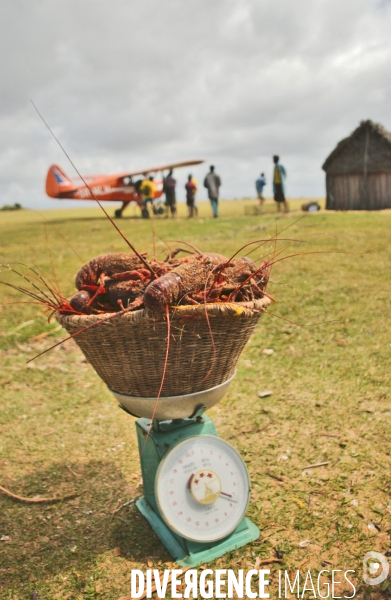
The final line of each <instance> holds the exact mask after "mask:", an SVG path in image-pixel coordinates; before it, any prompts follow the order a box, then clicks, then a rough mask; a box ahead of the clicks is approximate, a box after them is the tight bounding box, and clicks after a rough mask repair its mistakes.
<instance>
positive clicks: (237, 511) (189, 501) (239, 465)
mask: <svg viewBox="0 0 391 600" xmlns="http://www.w3.org/2000/svg"><path fill="white" fill-rule="evenodd" d="M155 496H156V500H157V504H158V507H159V510H160V514H161V516H162V517H163V519H164V521H165V522H166V524H167V525H168V527H170V529H172V530H173V531H174V532H175V533H177V534H178V535H180V536H182V537H183V538H185V539H187V540H192V541H196V542H215V541H217V540H220V539H222V538H224V537H226V536H227V535H229V534H230V533H232V531H234V530H235V529H236V527H237V526H238V524H239V523H240V521H241V520H242V519H243V517H244V514H245V512H246V509H247V505H248V501H249V496H250V484H249V478H248V473H247V469H246V466H245V464H244V462H243V460H242V458H241V457H240V455H239V454H238V453H237V452H236V450H235V449H234V448H233V447H232V446H231V445H230V444H228V443H227V442H225V441H224V440H222V439H220V438H218V437H216V436H211V435H198V436H195V437H191V438H188V439H187V440H185V441H183V442H181V443H179V444H178V445H177V446H175V447H174V448H172V450H170V451H169V453H168V454H167V455H166V456H165V457H164V458H163V460H162V461H161V463H160V465H159V468H158V471H157V474H156V480H155Z"/></svg>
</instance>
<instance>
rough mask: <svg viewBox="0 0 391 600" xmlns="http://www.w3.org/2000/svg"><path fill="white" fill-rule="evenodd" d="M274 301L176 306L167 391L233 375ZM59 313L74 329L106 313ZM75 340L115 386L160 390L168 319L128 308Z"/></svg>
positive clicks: (145, 393)
mask: <svg viewBox="0 0 391 600" xmlns="http://www.w3.org/2000/svg"><path fill="white" fill-rule="evenodd" d="M269 303H270V300H269V299H268V298H266V297H265V298H262V299H261V300H256V301H254V302H246V303H226V304H223V303H222V304H220V303H219V304H206V305H198V306H179V307H176V308H174V309H173V310H172V312H171V317H170V324H171V336H170V346H169V354H168V367H167V371H166V375H165V378H164V384H163V388H162V391H161V396H162V397H165V396H177V395H181V394H191V393H194V392H199V391H202V390H207V389H209V388H212V387H214V386H216V385H219V384H221V383H223V382H224V381H226V380H227V379H229V377H231V375H233V373H234V371H235V367H236V363H237V361H238V359H239V356H240V354H241V352H242V350H243V347H244V345H245V344H246V342H247V341H248V339H249V337H250V335H251V333H252V332H253V330H254V328H255V326H256V324H257V322H258V320H259V318H260V317H261V315H262V314H263V313H264V312H265V309H266V308H267V306H268V305H269ZM206 313H207V316H208V318H207V317H206ZM56 318H57V321H58V322H59V323H60V324H61V325H62V326H63V327H64V328H65V329H66V330H67V331H68V332H69V333H70V334H73V333H76V332H78V331H80V330H82V329H84V328H85V327H88V326H90V325H93V324H94V323H97V322H98V321H100V320H101V319H102V318H103V317H102V316H101V315H80V316H79V315H77V316H75V315H63V314H59V313H57V314H56ZM212 339H213V341H212ZM75 341H76V343H77V344H78V346H79V347H80V349H81V350H82V352H83V354H84V356H85V357H86V358H87V360H88V361H89V362H90V363H91V365H92V366H93V367H94V369H95V371H96V372H97V373H98V375H99V376H100V377H101V378H102V379H103V381H104V382H105V383H106V385H107V386H108V387H109V388H110V389H111V390H113V391H115V392H118V393H120V394H125V395H128V396H138V397H152V396H156V395H157V393H158V391H159V388H160V385H161V380H162V373H163V368H164V361H165V356H166V348H167V322H166V320H165V319H163V318H157V317H156V314H154V313H152V312H150V311H148V310H138V311H135V312H129V313H123V314H120V315H118V316H115V317H113V318H111V319H109V320H107V321H105V322H102V323H99V324H97V325H96V326H95V327H90V329H88V330H87V331H84V332H83V333H81V334H79V335H77V336H76V337H75Z"/></svg>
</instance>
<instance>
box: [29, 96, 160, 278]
mask: <svg viewBox="0 0 391 600" xmlns="http://www.w3.org/2000/svg"><path fill="white" fill-rule="evenodd" d="M31 104H32V105H33V106H34V108H35V110H36V111H37V113H38V115H39V117H40V118H41V119H42V121H43V123H44V124H45V125H46V127H47V128H48V129H49V131H50V133H51V134H52V136H53V137H54V139H55V140H56V142H57V144H58V145H59V146H60V148H61V150H62V151H63V152H64V154H65V156H66V157H67V159H68V160H69V162H70V163H71V165H72V167H73V168H74V169H75V171H76V173H77V174H78V176H79V177H80V179H81V180H82V182H83V183H84V185H85V186H86V188H87V189H88V190H89V192H90V194H91V196H92V197H93V198H94V200H96V201H97V203H98V204H99V206H100V208H101V209H102V210H103V212H104V214H105V215H106V217H107V218H108V219H109V221H110V223H111V224H112V225H113V227H115V229H116V230H117V231H118V233H119V234H120V236H121V237H122V239H123V240H124V241H125V242H126V243H127V245H128V246H129V248H130V249H131V250H132V251H133V252H134V253H135V254H136V255H137V256H138V258H139V259H140V260H141V262H142V263H143V265H144V266H145V267H146V268H147V269H148V271H149V272H150V273H151V275H152V277H153V278H154V279H156V273H155V272H154V270H153V269H152V267H151V266H150V265H149V264H148V262H147V261H146V260H145V258H143V257H142V256H141V254H140V253H139V252H138V251H137V250H136V248H135V247H134V246H133V245H132V244H131V243H130V242H129V240H128V239H127V238H126V236H125V234H124V233H122V231H121V230H120V228H119V227H118V225H116V224H115V223H114V221H113V219H112V218H111V217H110V215H109V213H108V212H107V211H106V209H105V208H104V207H103V205H102V204H101V203H100V201H99V200H98V198H97V197H96V196H95V194H94V192H93V191H92V189H91V188H90V186H89V185H88V183H87V182H86V180H85V179H84V177H83V176H82V175H81V173H80V172H79V170H78V168H77V167H76V165H75V163H74V162H73V161H72V159H71V157H70V156H69V154H68V153H67V151H66V150H65V148H64V146H63V145H62V144H61V142H60V140H59V139H58V138H57V137H56V136H55V134H54V133H53V131H52V130H51V129H50V127H49V125H48V124H47V123H46V121H45V119H44V118H43V116H42V115H41V113H40V112H39V110H38V108H37V107H36V106H35V104H34V102H33V101H32V100H31Z"/></svg>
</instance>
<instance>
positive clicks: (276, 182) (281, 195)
mask: <svg viewBox="0 0 391 600" xmlns="http://www.w3.org/2000/svg"><path fill="white" fill-rule="evenodd" d="M273 162H274V171H273V192H274V200H275V201H276V202H277V210H278V212H280V210H281V204H283V205H284V210H285V212H288V211H289V207H288V203H287V201H286V198H285V185H284V180H285V178H286V171H285V169H284V167H283V165H282V164H281V163H280V157H279V156H277V155H274V156H273Z"/></svg>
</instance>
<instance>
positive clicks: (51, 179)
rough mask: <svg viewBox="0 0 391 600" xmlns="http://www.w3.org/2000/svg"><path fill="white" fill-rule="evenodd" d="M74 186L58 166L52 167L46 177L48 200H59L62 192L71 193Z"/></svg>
mask: <svg viewBox="0 0 391 600" xmlns="http://www.w3.org/2000/svg"><path fill="white" fill-rule="evenodd" d="M74 189H75V184H74V183H73V181H72V180H71V179H69V177H67V175H65V173H64V171H63V170H62V169H61V167H59V166H58V165H52V166H51V167H50V168H49V171H48V174H47V176H46V193H47V195H48V196H50V198H61V196H62V194H63V193H64V192H71V191H72V190H74Z"/></svg>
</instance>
